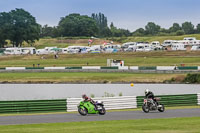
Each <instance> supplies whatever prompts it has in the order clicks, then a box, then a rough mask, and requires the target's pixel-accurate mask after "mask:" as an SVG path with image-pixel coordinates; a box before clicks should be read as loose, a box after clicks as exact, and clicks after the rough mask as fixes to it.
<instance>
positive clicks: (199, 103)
mask: <svg viewBox="0 0 200 133" xmlns="http://www.w3.org/2000/svg"><path fill="white" fill-rule="evenodd" d="M197 98H198V100H197V101H198V105H200V93H198V94H197Z"/></svg>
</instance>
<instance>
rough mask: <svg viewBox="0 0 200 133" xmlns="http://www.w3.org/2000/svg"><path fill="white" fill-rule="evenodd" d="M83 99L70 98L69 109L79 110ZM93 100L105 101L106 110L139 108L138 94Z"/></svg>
mask: <svg viewBox="0 0 200 133" xmlns="http://www.w3.org/2000/svg"><path fill="white" fill-rule="evenodd" d="M81 100H82V99H81V98H68V99H67V111H68V112H71V111H77V105H78V104H79V103H80V101H81ZM93 100H94V101H103V103H104V106H105V108H106V110H110V109H127V108H137V102H136V96H123V97H102V98H94V99H93Z"/></svg>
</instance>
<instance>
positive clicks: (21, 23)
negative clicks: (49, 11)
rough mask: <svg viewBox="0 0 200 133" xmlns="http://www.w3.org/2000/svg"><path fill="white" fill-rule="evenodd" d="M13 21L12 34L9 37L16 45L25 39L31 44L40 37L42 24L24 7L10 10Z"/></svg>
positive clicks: (19, 44)
mask: <svg viewBox="0 0 200 133" xmlns="http://www.w3.org/2000/svg"><path fill="white" fill-rule="evenodd" d="M9 14H10V16H11V21H12V23H11V24H10V26H11V27H10V30H9V32H10V35H9V37H8V39H9V40H10V41H11V42H12V43H13V45H14V46H16V47H18V46H21V45H22V43H23V42H24V41H25V42H27V43H29V44H32V43H34V42H35V40H38V39H39V35H40V25H39V24H37V23H36V20H35V18H34V17H33V16H32V15H31V14H30V13H29V12H27V11H25V10H24V9H16V10H12V11H10V12H9Z"/></svg>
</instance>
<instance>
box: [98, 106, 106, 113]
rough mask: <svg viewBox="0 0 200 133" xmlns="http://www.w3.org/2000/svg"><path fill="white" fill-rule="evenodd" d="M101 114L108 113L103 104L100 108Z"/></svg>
mask: <svg viewBox="0 0 200 133" xmlns="http://www.w3.org/2000/svg"><path fill="white" fill-rule="evenodd" d="M99 114H100V115H105V114H106V109H105V108H104V106H102V105H101V109H99Z"/></svg>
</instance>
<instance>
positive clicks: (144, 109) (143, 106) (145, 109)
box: [142, 104, 150, 113]
mask: <svg viewBox="0 0 200 133" xmlns="http://www.w3.org/2000/svg"><path fill="white" fill-rule="evenodd" d="M142 110H143V111H144V112H145V113H149V110H150V109H149V107H148V106H147V105H146V104H143V105H142Z"/></svg>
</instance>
